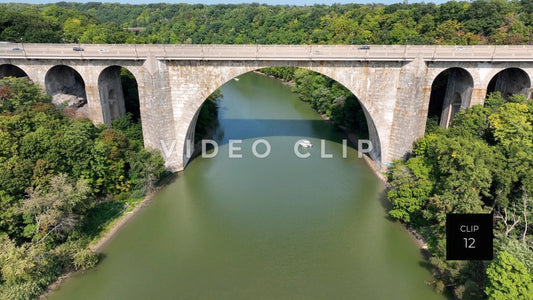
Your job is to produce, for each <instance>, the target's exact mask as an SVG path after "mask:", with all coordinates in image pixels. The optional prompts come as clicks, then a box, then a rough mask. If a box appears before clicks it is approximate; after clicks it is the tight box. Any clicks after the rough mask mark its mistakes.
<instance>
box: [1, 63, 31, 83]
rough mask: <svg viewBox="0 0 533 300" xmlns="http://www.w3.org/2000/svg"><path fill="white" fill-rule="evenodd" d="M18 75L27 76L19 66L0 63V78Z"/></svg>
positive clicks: (20, 76)
mask: <svg viewBox="0 0 533 300" xmlns="http://www.w3.org/2000/svg"><path fill="white" fill-rule="evenodd" d="M9 76H11V77H19V78H23V77H26V78H29V76H28V74H26V72H24V70H22V69H21V68H20V67H17V66H15V65H12V64H3V65H0V79H2V78H4V77H9Z"/></svg>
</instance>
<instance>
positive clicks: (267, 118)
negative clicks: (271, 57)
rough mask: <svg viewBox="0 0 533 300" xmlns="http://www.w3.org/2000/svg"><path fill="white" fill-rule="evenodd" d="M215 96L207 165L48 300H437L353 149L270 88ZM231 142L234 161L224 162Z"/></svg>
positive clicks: (243, 84)
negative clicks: (213, 144)
mask: <svg viewBox="0 0 533 300" xmlns="http://www.w3.org/2000/svg"><path fill="white" fill-rule="evenodd" d="M222 92H223V94H224V98H223V100H222V101H221V102H220V105H221V108H220V127H219V129H218V131H217V133H216V137H215V139H217V141H218V142H219V144H220V148H219V153H218V155H217V156H216V157H215V158H209V159H208V158H201V157H198V158H196V159H195V160H193V161H192V162H191V163H190V164H189V165H188V166H187V168H186V170H185V172H183V173H182V174H180V175H179V177H178V178H177V179H176V180H175V181H174V182H173V183H172V184H170V185H168V186H167V187H165V188H164V189H163V190H161V191H160V192H159V194H158V195H157V196H156V197H155V198H154V200H153V201H152V202H151V203H150V204H149V206H148V207H146V208H143V209H142V210H141V211H140V212H139V214H138V215H137V216H135V217H134V218H133V219H132V220H131V221H130V222H129V223H128V224H127V226H125V227H124V228H123V229H122V230H121V231H120V233H119V234H118V235H117V236H116V237H115V238H114V239H113V240H112V241H111V242H110V243H109V244H108V245H107V246H106V247H105V248H104V249H103V259H102V261H101V262H100V263H99V264H98V266H97V267H96V268H94V269H92V270H89V271H86V272H83V273H77V274H75V275H74V276H73V277H72V278H70V279H68V280H67V281H66V282H64V283H63V284H62V285H61V286H60V288H59V289H58V290H57V291H56V292H54V293H53V294H51V295H50V297H49V299H53V300H59V299H442V297H441V296H439V295H437V294H436V293H434V292H433V291H432V289H431V288H430V287H428V286H427V285H426V284H425V281H430V280H432V277H431V274H430V271H429V270H428V267H427V264H426V262H425V261H424V258H423V256H422V254H421V252H420V250H419V249H418V248H417V246H416V245H415V243H414V242H413V240H412V238H411V237H410V236H409V234H408V233H407V231H406V230H405V229H403V227H402V226H401V225H400V224H398V223H395V222H392V221H390V220H389V219H387V213H386V209H385V207H384V204H383V202H382V200H381V199H382V197H383V196H382V194H381V192H380V185H379V181H378V179H377V177H376V176H375V175H374V174H373V173H372V171H371V170H370V169H369V168H368V167H367V165H366V164H365V163H364V161H363V160H362V159H358V158H357V152H356V151H355V150H353V149H351V148H349V149H348V153H347V154H348V157H347V158H343V157H342V144H341V142H340V141H341V139H342V136H341V135H340V134H339V133H337V132H336V131H335V130H334V129H333V127H332V126H331V125H330V124H328V123H327V122H325V121H322V120H321V118H320V116H318V115H317V113H315V112H314V111H313V110H312V109H311V108H310V107H309V106H308V104H306V103H303V102H301V101H299V100H298V99H297V97H296V96H295V95H294V94H292V93H291V92H290V88H289V87H287V86H285V85H283V84H282V83H280V82H279V81H277V80H275V79H272V78H268V77H265V76H261V75H257V74H253V73H249V74H245V75H243V76H241V77H240V80H239V81H236V80H232V81H231V82H228V83H227V84H226V85H224V86H223V87H222ZM260 138H263V139H266V140H267V141H268V142H269V143H270V145H271V155H270V156H269V157H267V158H263V159H259V158H256V157H254V155H253V154H252V147H251V145H252V143H253V142H254V141H255V140H257V139H260ZM300 138H307V139H309V140H310V141H312V142H313V145H314V146H313V148H311V149H309V150H308V151H309V153H310V154H311V156H310V157H309V158H307V159H302V158H298V157H296V155H295V154H294V152H293V147H294V143H295V142H296V141H297V140H299V139H300ZM230 139H243V143H242V145H240V147H241V148H242V151H240V152H241V153H242V155H243V158H241V159H237V158H228V140H230ZM320 139H324V140H325V150H326V152H327V153H331V154H333V158H327V159H326V158H322V159H321V158H320ZM257 149H258V152H260V153H263V152H264V150H265V147H264V145H259V146H258V148H257ZM303 151H304V150H302V152H303Z"/></svg>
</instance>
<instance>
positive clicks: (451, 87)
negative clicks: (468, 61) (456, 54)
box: [428, 67, 474, 128]
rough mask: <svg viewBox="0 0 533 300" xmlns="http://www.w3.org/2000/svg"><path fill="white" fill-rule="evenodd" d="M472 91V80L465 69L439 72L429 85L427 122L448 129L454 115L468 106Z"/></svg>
mask: <svg viewBox="0 0 533 300" xmlns="http://www.w3.org/2000/svg"><path fill="white" fill-rule="evenodd" d="M473 89H474V79H473V78H472V75H471V74H470V73H469V72H468V71H466V70H465V69H463V68H458V67H453V68H448V69H446V70H444V71H442V72H440V73H439V75H437V77H435V79H434V80H433V83H432V85H431V95H430V100H429V107H428V121H429V120H432V119H433V120H436V121H437V123H438V124H439V125H440V126H441V127H444V128H447V127H449V126H450V123H451V121H452V120H453V117H454V115H455V114H456V113H457V112H458V111H459V110H461V109H466V108H468V107H469V106H470V102H471V98H472V91H473Z"/></svg>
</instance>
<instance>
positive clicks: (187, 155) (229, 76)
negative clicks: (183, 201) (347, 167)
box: [178, 64, 382, 167]
mask: <svg viewBox="0 0 533 300" xmlns="http://www.w3.org/2000/svg"><path fill="white" fill-rule="evenodd" d="M273 66H275V67H279V66H287V65H280V64H274V65H266V66H260V67H259V66H256V67H250V68H239V70H234V71H233V72H225V73H224V74H221V75H222V76H216V79H215V80H214V81H215V82H213V83H212V84H208V85H206V86H207V88H205V89H204V90H203V93H202V96H201V98H200V97H195V101H188V102H187V103H186V104H187V106H188V107H187V108H185V109H184V111H186V112H188V114H187V117H186V118H185V119H186V120H188V122H187V124H188V125H187V129H186V133H185V134H182V135H181V136H182V138H183V140H182V141H178V143H179V142H182V143H183V145H185V146H184V147H183V149H182V157H183V162H182V163H183V166H186V165H187V163H188V162H189V160H190V159H191V156H192V151H191V150H190V149H191V148H193V145H192V144H191V143H192V141H194V140H195V139H194V133H195V128H196V122H197V120H198V115H199V112H200V109H201V106H202V104H203V103H204V102H205V100H206V99H207V97H208V96H209V95H211V94H212V93H213V92H215V91H216V90H217V89H219V88H220V87H221V86H223V85H224V84H225V83H227V82H229V81H231V80H233V79H234V78H237V77H239V76H240V75H243V74H246V73H249V72H254V71H257V70H259V69H263V68H268V67H273ZM291 67H298V68H302V69H307V70H310V71H313V72H316V73H318V74H321V75H324V76H326V77H328V78H330V79H332V80H334V81H336V82H337V83H339V84H341V85H342V86H344V87H345V88H346V89H347V90H349V91H350V92H351V93H352V94H353V95H354V96H355V97H356V99H357V101H358V102H359V104H360V106H361V108H362V110H363V113H364V116H365V118H366V121H367V128H368V135H369V140H370V141H371V143H372V151H371V152H370V153H369V156H370V158H371V159H372V160H373V161H375V162H376V165H377V166H378V167H380V166H381V160H382V156H381V153H382V149H381V139H380V136H379V132H378V129H377V127H376V124H375V122H374V118H373V117H372V115H371V113H370V112H369V111H368V109H367V107H366V106H365V104H364V103H363V101H361V99H360V98H359V96H358V95H357V94H356V93H354V91H353V90H351V89H350V88H348V87H347V86H346V85H345V84H343V83H342V82H340V81H339V80H336V79H335V78H334V77H332V76H330V75H328V74H327V73H326V72H323V71H322V70H320V68H312V67H301V66H291ZM178 135H179V133H178Z"/></svg>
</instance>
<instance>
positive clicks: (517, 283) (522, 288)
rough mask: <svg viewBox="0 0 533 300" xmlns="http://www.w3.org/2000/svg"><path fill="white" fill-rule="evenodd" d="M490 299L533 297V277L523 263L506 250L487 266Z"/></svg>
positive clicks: (487, 290)
mask: <svg viewBox="0 0 533 300" xmlns="http://www.w3.org/2000/svg"><path fill="white" fill-rule="evenodd" d="M487 281H488V282H487V287H486V288H485V292H486V293H487V296H488V297H489V299H524V300H525V299H532V298H533V277H532V276H531V272H529V271H528V270H527V269H526V267H525V266H524V264H523V263H521V262H520V261H519V260H517V259H516V258H515V257H513V256H512V255H511V254H509V253H508V252H506V251H502V252H500V254H499V255H498V256H497V257H496V259H495V260H494V261H493V262H492V263H491V264H490V265H489V267H488V268H487Z"/></svg>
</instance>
